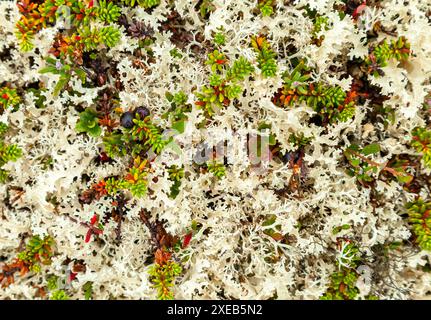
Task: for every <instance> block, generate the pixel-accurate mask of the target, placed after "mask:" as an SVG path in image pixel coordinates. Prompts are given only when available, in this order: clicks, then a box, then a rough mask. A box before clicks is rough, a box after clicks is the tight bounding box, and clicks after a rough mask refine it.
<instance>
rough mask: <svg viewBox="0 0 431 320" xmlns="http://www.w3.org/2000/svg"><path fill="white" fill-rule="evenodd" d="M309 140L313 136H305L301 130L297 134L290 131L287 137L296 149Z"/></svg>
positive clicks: (306, 143) (303, 145)
mask: <svg viewBox="0 0 431 320" xmlns="http://www.w3.org/2000/svg"><path fill="white" fill-rule="evenodd" d="M311 140H313V137H305V136H304V134H303V133H302V132H301V133H298V134H296V133H292V134H291V135H290V136H289V139H288V141H289V143H290V144H292V145H293V146H294V147H295V148H297V149H299V148H303V147H305V146H306V145H308V144H309V143H310V142H311Z"/></svg>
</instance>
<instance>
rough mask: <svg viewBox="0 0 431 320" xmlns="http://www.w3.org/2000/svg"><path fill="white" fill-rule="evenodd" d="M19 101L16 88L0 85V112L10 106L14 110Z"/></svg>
mask: <svg viewBox="0 0 431 320" xmlns="http://www.w3.org/2000/svg"><path fill="white" fill-rule="evenodd" d="M20 102H21V98H20V97H19V95H18V94H17V92H16V89H11V88H9V87H2V88H1V89H0V112H1V111H2V109H3V110H6V109H7V108H11V109H12V110H16V109H17V108H18V106H19V103H20Z"/></svg>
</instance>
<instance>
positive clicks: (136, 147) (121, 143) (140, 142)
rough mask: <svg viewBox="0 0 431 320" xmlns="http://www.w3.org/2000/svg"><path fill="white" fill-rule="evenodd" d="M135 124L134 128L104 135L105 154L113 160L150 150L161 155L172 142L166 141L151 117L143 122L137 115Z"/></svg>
mask: <svg viewBox="0 0 431 320" xmlns="http://www.w3.org/2000/svg"><path fill="white" fill-rule="evenodd" d="M133 122H134V126H133V128H131V129H123V130H122V131H121V132H120V131H117V132H113V133H107V134H105V135H104V137H103V142H104V147H105V152H106V153H107V154H108V155H109V156H110V157H111V158H115V157H117V156H125V155H127V154H131V155H132V156H133V157H136V156H138V155H140V154H141V153H145V152H147V151H148V150H149V149H152V150H153V151H154V153H157V154H159V153H160V152H161V151H162V149H163V148H164V147H165V146H166V145H167V144H168V143H170V142H171V139H167V140H165V139H164V138H163V136H162V133H161V129H160V128H158V127H157V126H156V125H154V124H153V123H152V122H151V119H150V117H146V118H145V119H142V120H141V119H140V118H139V115H136V118H135V119H133Z"/></svg>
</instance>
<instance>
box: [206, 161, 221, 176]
mask: <svg viewBox="0 0 431 320" xmlns="http://www.w3.org/2000/svg"><path fill="white" fill-rule="evenodd" d="M207 167H208V171H209V172H211V173H212V174H213V175H214V176H215V177H216V178H217V179H221V178H223V177H224V176H225V175H226V167H225V166H224V165H223V164H222V163H219V162H217V161H210V162H208V163H207Z"/></svg>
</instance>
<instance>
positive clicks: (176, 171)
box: [168, 165, 184, 199]
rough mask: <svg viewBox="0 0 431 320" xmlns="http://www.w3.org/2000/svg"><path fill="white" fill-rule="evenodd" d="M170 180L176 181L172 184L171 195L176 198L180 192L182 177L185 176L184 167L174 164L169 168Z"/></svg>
mask: <svg viewBox="0 0 431 320" xmlns="http://www.w3.org/2000/svg"><path fill="white" fill-rule="evenodd" d="M168 173H169V180H171V181H173V182H174V183H173V184H172V186H171V193H170V195H169V196H170V197H171V198H173V199H175V198H176V196H177V195H178V194H179V193H180V186H181V179H182V178H184V167H178V166H176V165H172V166H170V167H169V169H168Z"/></svg>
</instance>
